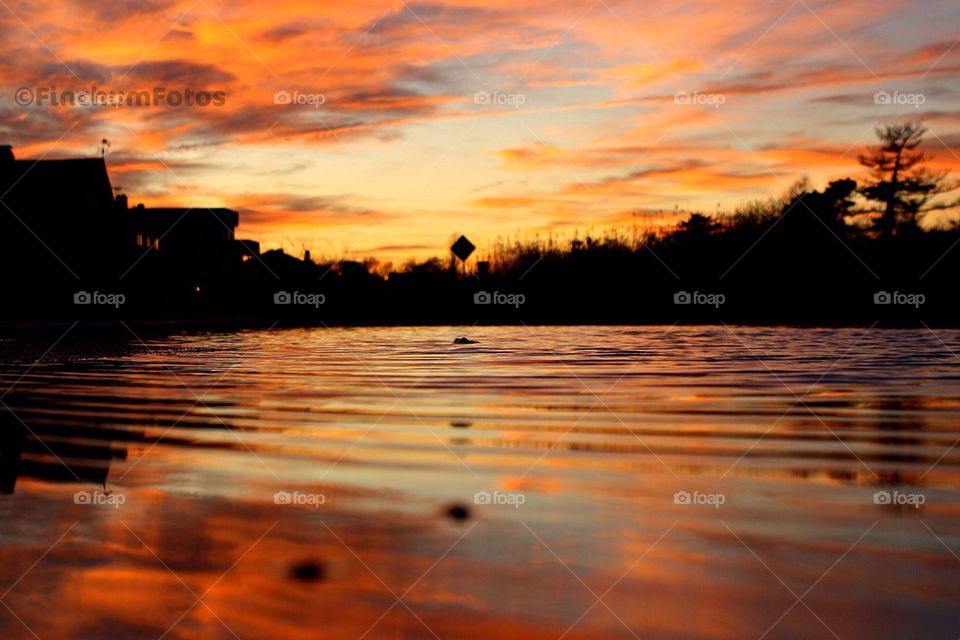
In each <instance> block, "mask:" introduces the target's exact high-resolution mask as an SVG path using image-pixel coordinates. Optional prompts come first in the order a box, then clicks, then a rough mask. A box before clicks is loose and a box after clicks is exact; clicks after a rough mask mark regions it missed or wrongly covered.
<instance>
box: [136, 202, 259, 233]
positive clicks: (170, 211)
mask: <svg viewBox="0 0 960 640" xmlns="http://www.w3.org/2000/svg"><path fill="white" fill-rule="evenodd" d="M131 212H133V213H134V214H135V215H138V216H142V217H143V219H144V220H146V221H151V222H158V223H163V224H175V223H177V222H178V221H180V220H181V219H182V220H183V222H184V223H186V224H190V223H191V222H200V221H212V220H211V219H212V218H217V219H219V220H220V222H221V223H223V224H224V225H226V226H227V227H231V228H232V227H236V226H237V225H238V224H239V223H240V214H239V213H237V212H236V211H234V210H233V209H225V208H223V207H213V208H211V207H146V208H143V209H140V208H136V209H131Z"/></svg>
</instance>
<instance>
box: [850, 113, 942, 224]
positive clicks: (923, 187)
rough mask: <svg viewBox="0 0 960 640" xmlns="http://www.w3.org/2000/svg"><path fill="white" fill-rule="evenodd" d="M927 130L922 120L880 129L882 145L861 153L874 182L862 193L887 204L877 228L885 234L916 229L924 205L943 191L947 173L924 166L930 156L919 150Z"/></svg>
mask: <svg viewBox="0 0 960 640" xmlns="http://www.w3.org/2000/svg"><path fill="white" fill-rule="evenodd" d="M926 132H927V128H926V127H925V126H924V125H923V124H922V123H920V122H906V123H901V124H894V125H889V126H886V127H883V128H878V129H877V137H878V138H880V143H881V144H879V145H877V146H874V147H870V148H869V149H868V151H867V153H864V154H862V155H861V156H860V164H862V165H863V166H865V167H867V168H868V169H870V181H869V182H868V183H867V184H866V185H865V186H864V187H863V188H862V189H861V191H860V192H861V193H862V194H863V196H864V197H866V198H867V199H868V200H873V201H875V202H879V203H880V204H881V205H882V206H883V209H882V211H880V213H879V216H877V218H876V220H875V222H874V227H875V228H876V229H877V230H878V231H879V232H880V234H881V235H882V236H884V237H890V236H892V235H893V234H894V233H896V232H897V231H898V230H902V229H911V228H912V229H915V228H916V227H917V225H918V222H919V221H920V218H921V217H922V216H923V214H924V213H925V210H924V205H926V204H927V203H928V202H929V200H930V198H931V196H932V195H933V194H935V193H938V192H939V191H938V189H939V187H940V185H941V184H942V182H943V179H944V177H945V176H944V175H943V174H938V173H934V172H931V171H929V170H927V169H926V168H924V167H922V166H921V164H922V163H924V162H925V161H927V160H928V159H929V158H928V156H927V155H926V154H925V153H924V152H922V151H918V150H917V148H918V147H919V146H920V143H921V142H923V136H924V134H925V133H926Z"/></svg>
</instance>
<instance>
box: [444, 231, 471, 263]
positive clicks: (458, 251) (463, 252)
mask: <svg viewBox="0 0 960 640" xmlns="http://www.w3.org/2000/svg"><path fill="white" fill-rule="evenodd" d="M475 249H476V247H475V246H473V243H472V242H470V241H469V240H467V236H460V237H459V238H457V241H456V242H454V243H453V245H452V246H451V247H450V251H453V255H455V256H457V257H458V258H460V260H461V261H462V262H466V261H467V258H469V257H470V254H472V253H473V252H474V250H475Z"/></svg>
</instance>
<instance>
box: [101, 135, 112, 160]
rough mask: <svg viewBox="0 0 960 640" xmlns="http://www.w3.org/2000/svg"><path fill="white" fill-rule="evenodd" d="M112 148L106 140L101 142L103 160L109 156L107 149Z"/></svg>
mask: <svg viewBox="0 0 960 640" xmlns="http://www.w3.org/2000/svg"><path fill="white" fill-rule="evenodd" d="M109 148H110V141H109V140H107V139H106V138H104V139H103V140H101V141H100V157H101V158H103V157H104V156H106V155H107V149H109Z"/></svg>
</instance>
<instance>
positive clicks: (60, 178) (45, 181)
mask: <svg viewBox="0 0 960 640" xmlns="http://www.w3.org/2000/svg"><path fill="white" fill-rule="evenodd" d="M4 194H6V195H4ZM0 196H2V200H3V202H4V203H6V204H7V206H9V207H10V208H11V209H13V211H14V212H16V213H17V214H20V213H33V212H37V213H52V214H67V215H73V214H78V213H79V214H84V213H87V214H89V213H100V212H108V211H111V210H112V209H113V202H114V200H113V188H112V187H111V186H110V177H109V176H108V175H107V165H106V163H105V162H104V160H103V158H81V159H73V160H14V161H13V162H8V163H4V164H0Z"/></svg>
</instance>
